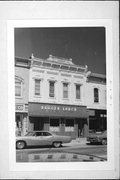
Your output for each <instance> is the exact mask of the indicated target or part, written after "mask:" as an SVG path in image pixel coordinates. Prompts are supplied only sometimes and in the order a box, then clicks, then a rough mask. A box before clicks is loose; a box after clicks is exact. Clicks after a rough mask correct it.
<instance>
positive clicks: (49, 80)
mask: <svg viewBox="0 0 120 180" xmlns="http://www.w3.org/2000/svg"><path fill="white" fill-rule="evenodd" d="M50 82H54V97H50ZM56 82H57V80H54V79H48V83H49V93H48V98H49V99H56Z"/></svg>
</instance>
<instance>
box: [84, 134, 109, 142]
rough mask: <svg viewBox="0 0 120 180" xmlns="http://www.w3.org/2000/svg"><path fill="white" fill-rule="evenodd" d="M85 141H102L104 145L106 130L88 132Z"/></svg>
mask: <svg viewBox="0 0 120 180" xmlns="http://www.w3.org/2000/svg"><path fill="white" fill-rule="evenodd" d="M87 141H89V142H90V143H102V144H103V145H106V144H107V131H104V132H98V133H97V132H96V133H92V134H89V136H88V137H87Z"/></svg>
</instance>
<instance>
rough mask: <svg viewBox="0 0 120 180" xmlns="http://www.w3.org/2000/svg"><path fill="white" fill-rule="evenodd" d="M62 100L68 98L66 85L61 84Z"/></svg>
mask: <svg viewBox="0 0 120 180" xmlns="http://www.w3.org/2000/svg"><path fill="white" fill-rule="evenodd" d="M63 98H68V83H63Z"/></svg>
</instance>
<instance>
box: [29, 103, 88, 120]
mask: <svg viewBox="0 0 120 180" xmlns="http://www.w3.org/2000/svg"><path fill="white" fill-rule="evenodd" d="M29 115H30V116H59V117H61V116H62V117H78V118H79V117H81V118H87V117H88V115H87V110H86V107H84V106H83V107H82V106H71V105H70V106H69V105H61V104H60V105H59V104H38V103H29Z"/></svg>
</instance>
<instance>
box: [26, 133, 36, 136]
mask: <svg viewBox="0 0 120 180" xmlns="http://www.w3.org/2000/svg"><path fill="white" fill-rule="evenodd" d="M25 136H35V133H34V132H28V133H27V134H26V135H25Z"/></svg>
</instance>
